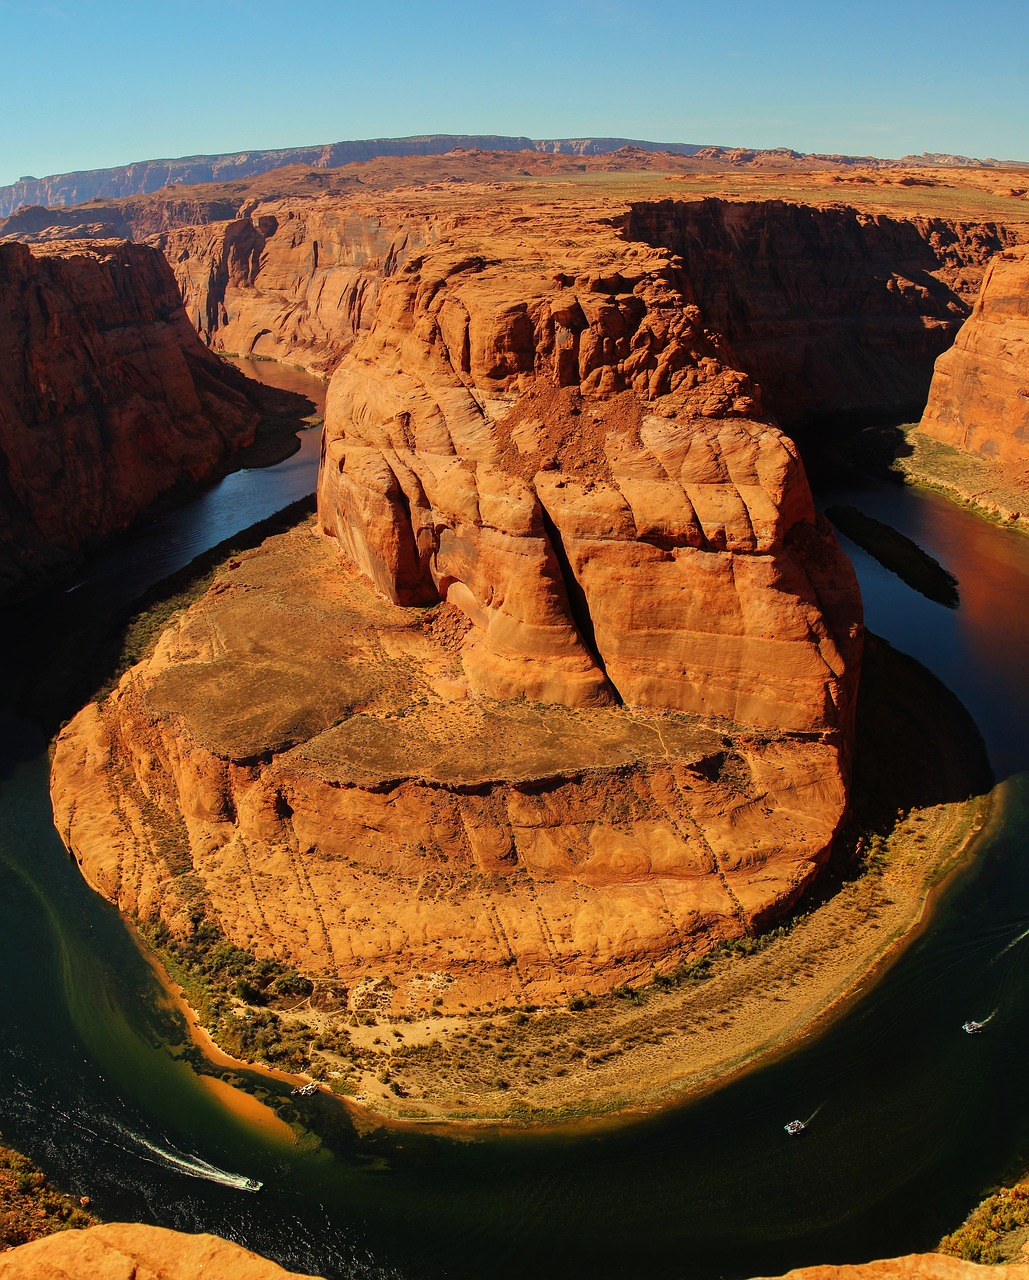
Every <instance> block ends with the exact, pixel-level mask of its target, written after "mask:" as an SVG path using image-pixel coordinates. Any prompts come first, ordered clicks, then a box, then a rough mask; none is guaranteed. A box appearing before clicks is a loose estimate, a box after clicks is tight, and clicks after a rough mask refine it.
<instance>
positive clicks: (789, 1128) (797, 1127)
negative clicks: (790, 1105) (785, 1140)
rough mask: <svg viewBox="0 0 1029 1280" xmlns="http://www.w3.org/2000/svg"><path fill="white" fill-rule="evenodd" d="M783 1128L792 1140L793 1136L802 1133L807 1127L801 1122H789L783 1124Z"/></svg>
mask: <svg viewBox="0 0 1029 1280" xmlns="http://www.w3.org/2000/svg"><path fill="white" fill-rule="evenodd" d="M783 1128H784V1129H785V1130H786V1132H787V1133H788V1134H789V1135H790V1137H791V1138H792V1137H793V1135H794V1134H796V1133H803V1132H804V1130H805V1129H806V1128H807V1125H806V1124H805V1123H804V1121H803V1120H791V1121H790V1122H789V1124H784V1125H783Z"/></svg>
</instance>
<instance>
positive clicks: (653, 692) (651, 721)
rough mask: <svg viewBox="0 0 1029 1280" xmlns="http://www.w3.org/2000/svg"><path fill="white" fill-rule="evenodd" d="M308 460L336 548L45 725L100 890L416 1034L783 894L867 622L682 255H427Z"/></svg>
mask: <svg viewBox="0 0 1029 1280" xmlns="http://www.w3.org/2000/svg"><path fill="white" fill-rule="evenodd" d="M427 239H428V238H427ZM323 452H324V457H323V462H322V467H321V471H320V481H319V521H320V527H321V529H322V532H323V534H325V535H327V538H325V539H323V540H321V541H315V540H314V539H313V538H312V537H311V536H310V535H308V534H306V533H305V534H295V535H292V536H291V538H287V539H286V540H285V542H284V543H282V542H280V543H278V544H272V546H270V547H269V548H266V549H265V550H264V551H262V552H259V553H257V554H255V555H254V556H252V557H249V558H246V559H244V560H243V561H242V562H241V563H240V564H239V565H238V567H237V568H236V569H234V570H231V571H230V572H229V574H228V575H227V576H226V577H225V578H224V579H222V580H221V581H219V582H218V583H217V584H216V585H215V587H214V589H213V590H212V592H211V593H210V594H209V595H208V596H207V597H205V598H204V599H203V600H202V601H201V602H200V603H199V604H198V605H197V606H195V607H194V608H193V609H192V610H190V611H189V612H188V613H187V614H186V615H185V616H184V617H183V618H182V619H181V620H180V621H179V623H178V624H177V625H176V626H175V627H173V628H172V629H171V630H170V631H169V632H167V633H166V634H165V636H164V637H163V638H162V640H161V642H160V644H159V646H158V650H157V652H156V653H155V655H154V658H153V659H152V660H151V661H150V662H148V663H145V664H142V665H141V666H140V667H137V668H136V669H134V670H133V671H132V672H130V673H129V674H128V675H127V676H126V677H125V679H124V680H123V682H122V684H121V685H120V687H119V689H118V690H117V691H116V693H115V694H114V695H113V697H112V698H111V699H110V700H109V701H108V702H107V703H106V704H105V705H103V706H102V707H97V706H92V707H89V708H87V709H86V710H85V711H84V712H83V713H81V714H80V716H79V717H77V718H76V720H75V721H74V722H73V724H72V725H71V726H69V728H68V729H66V730H65V732H64V733H63V734H62V736H61V739H60V741H59V743H58V746H57V755H56V758H55V766H54V789H53V794H54V801H55V812H56V817H57V823H58V827H59V830H60V831H61V833H62V835H63V837H64V838H65V840H66V841H67V843H68V845H69V847H70V848H71V849H72V850H73V851H74V853H75V855H76V857H77V858H78V859H79V860H80V863H81V865H82V867H83V870H84V872H85V874H86V876H87V878H88V879H89V880H90V881H91V882H92V883H93V884H94V885H96V886H97V887H98V888H100V889H101V891H102V892H104V893H106V894H107V895H108V896H109V897H111V898H113V899H114V900H115V901H116V902H118V904H119V905H120V906H121V907H122V908H123V909H124V910H126V911H128V912H129V913H131V914H136V915H139V916H142V917H144V918H146V917H150V916H153V915H154V914H156V913H160V914H162V915H163V916H164V917H165V918H166V919H168V920H170V921H171V922H172V923H173V924H175V925H177V926H179V927H184V926H186V925H187V924H188V919H189V916H190V912H191V910H194V909H196V907H197V901H198V899H199V900H200V901H202V902H203V903H204V910H208V911H210V912H211V913H212V914H213V916H214V917H215V918H216V919H217V920H218V921H219V922H220V924H221V926H222V927H223V928H224V930H225V931H226V933H227V934H228V935H229V936H230V937H231V938H233V939H234V940H235V941H237V942H239V943H242V944H244V945H250V946H256V947H257V948H258V949H260V950H273V951H276V952H278V953H279V954H280V955H281V954H289V956H290V958H291V959H292V960H293V961H294V962H295V963H296V964H297V965H298V966H299V967H300V968H301V969H302V970H303V971H305V972H307V973H309V974H312V975H314V976H315V977H320V978H326V979H332V980H333V981H337V982H342V983H344V984H346V985H347V986H349V987H351V988H354V987H358V986H361V985H362V984H363V985H367V984H369V983H372V984H376V985H377V988H378V989H379V990H380V991H381V992H383V993H384V996H385V998H386V999H387V1000H388V1002H390V1003H392V1005H393V1007H394V1008H396V1009H408V1008H417V1007H424V1006H427V1005H428V1004H429V1003H430V1002H431V1001H432V1000H442V1002H443V1004H444V1007H449V1008H457V1007H459V1006H460V1005H470V1006H475V1005H478V1004H481V1003H482V1002H484V1001H485V1000H487V999H491V1000H496V999H498V998H499V999H502V1000H506V999H508V998H513V999H526V998H531V999H535V1000H543V1001H545V1000H554V999H558V998H563V997H565V996H566V995H567V994H568V993H570V992H574V991H579V990H583V989H607V988H610V987H611V986H614V985H616V984H617V983H619V982H621V981H624V980H626V979H639V978H641V977H646V976H649V975H650V973H651V972H652V971H653V969H654V967H655V966H665V967H667V966H669V965H673V964H674V963H675V962H676V961H677V960H679V959H682V958H685V957H687V956H689V955H690V954H693V953H696V952H697V951H703V950H706V949H708V948H709V947H710V946H711V945H712V944H713V943H714V942H715V941H717V940H718V939H719V938H723V937H729V936H739V935H741V934H744V933H748V932H751V931H753V930H754V929H755V928H757V927H759V926H760V925H761V924H762V923H763V922H765V921H766V920H768V919H770V918H773V917H774V916H775V915H777V914H779V913H781V912H782V911H783V910H784V909H785V908H786V907H787V906H788V905H789V904H790V903H792V902H793V901H795V900H796V898H797V897H798V896H799V895H800V894H801V893H802V892H803V890H804V889H805V887H807V885H808V884H809V883H810V882H811V880H812V879H813V877H814V876H815V875H816V874H817V870H818V868H819V866H820V865H821V864H822V863H823V862H824V860H825V858H826V857H827V855H828V852H829V848H830V846H831V843H832V840H833V837H834V835H835V833H836V831H837V830H838V828H839V825H840V823H841V821H842V819H843V816H844V813H845V809H846V795H847V790H846V780H847V774H848V752H849V748H850V739H851V735H852V728H853V711H854V697H855V689H856V682H857V673H858V667H859V661H860V658H859V655H860V601H859V599H858V595H857V590H856V585H855V581H854V578H853V573H852V571H851V569H850V567H849V564H848V562H847V561H846V559H845V558H844V557H843V556H842V554H841V553H840V551H839V549H838V547H837V545H836V543H835V541H834V539H833V537H832V534H831V532H830V531H829V529H828V528H827V527H826V525H825V524H824V522H822V521H820V520H819V519H818V518H817V517H816V516H815V512H814V509H813V506H812V503H811V496H810V492H809V490H808V486H807V482H806V479H805V477H804V472H803V468H802V466H801V465H800V463H799V460H798V458H797V455H796V451H795V448H794V447H793V445H792V444H791V442H790V441H789V440H788V439H787V438H786V437H784V436H783V435H782V434H781V433H780V432H779V431H778V430H777V429H776V428H775V427H773V426H771V425H770V424H768V423H767V422H764V421H761V420H760V408H759V405H758V401H757V392H756V388H755V387H754V386H753V384H752V383H751V381H750V379H749V378H748V377H747V376H746V375H745V374H744V373H742V372H741V371H740V370H739V369H738V368H737V367H736V366H735V363H734V360H733V356H732V353H731V351H730V350H729V348H728V346H727V345H726V344H725V342H724V341H723V340H722V339H721V338H720V337H719V335H717V334H716V333H714V332H712V331H710V330H708V329H706V328H705V326H704V323H703V317H702V315H701V313H700V310H699V308H698V307H697V306H696V304H695V302H694V301H693V299H692V295H691V293H690V289H689V281H688V279H687V277H686V275H685V273H684V272H683V270H682V267H681V264H680V263H679V262H678V260H677V259H676V258H675V256H674V255H673V254H671V253H670V252H669V251H668V250H661V249H654V248H651V247H650V246H647V245H645V244H641V243H633V242H628V241H626V240H625V239H624V237H622V236H620V235H618V234H617V232H616V230H615V229H614V228H613V227H610V226H608V227H605V226H597V225H591V224H588V223H587V224H586V225H585V226H584V225H583V222H582V218H581V215H580V214H578V213H577V212H575V211H572V212H570V213H567V214H565V213H563V212H562V211H561V210H560V209H559V208H556V209H554V210H553V211H552V212H551V213H550V216H549V217H548V218H546V219H545V220H542V221H541V222H535V223H533V222H529V221H526V220H523V217H522V215H521V214H520V213H519V214H515V215H514V216H509V217H507V218H502V217H498V216H497V215H496V213H494V212H490V213H489V215H488V216H487V217H483V218H479V219H475V218H469V219H467V220H465V221H464V223H463V224H462V225H458V226H454V227H451V228H450V229H448V230H447V231H446V233H445V234H444V233H443V232H442V230H439V231H437V233H436V234H435V235H433V236H432V237H431V245H427V246H426V248H425V249H424V250H423V251H421V252H418V253H408V254H407V255H406V257H405V260H404V262H403V264H402V265H401V264H398V269H397V270H395V271H392V272H391V273H390V274H389V275H388V276H386V277H385V278H384V279H383V280H382V281H381V283H380V286H379V290H378V299H377V305H376V310H375V317H374V320H373V322H372V323H371V326H370V327H369V328H368V329H367V331H366V332H365V333H364V334H363V336H362V337H361V338H360V339H359V340H358V341H357V342H356V344H355V345H354V346H353V348H352V350H351V351H350V353H349V354H348V355H347V356H346V357H345V359H344V360H343V361H342V362H341V363H340V365H339V367H338V368H337V370H336V372H335V374H334V375H333V379H332V382H331V384H330V388H329V396H328V402H327V407H326V431H325V438H324V451H323ZM333 546H335V547H336V548H337V549H338V552H339V556H338V557H337V556H336V555H334V554H333V552H332V547H333ZM371 587H374V588H375V591H376V593H377V596H378V597H379V599H376V597H375V596H373V594H372V592H371V590H370V588H371ZM169 832H174V835H173V837H172V841H171V843H172V845H173V846H174V847H172V848H165V847H163V845H162V841H163V840H165V839H166V838H167V836H168V833H169Z"/></svg>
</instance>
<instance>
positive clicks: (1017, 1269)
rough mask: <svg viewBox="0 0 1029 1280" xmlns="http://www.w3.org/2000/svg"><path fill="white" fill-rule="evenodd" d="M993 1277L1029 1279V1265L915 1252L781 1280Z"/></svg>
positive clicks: (799, 1271) (812, 1269)
mask: <svg viewBox="0 0 1029 1280" xmlns="http://www.w3.org/2000/svg"><path fill="white" fill-rule="evenodd" d="M990 1276H993V1277H996V1280H1029V1266H1024V1265H1022V1264H1021V1263H1008V1264H1005V1265H998V1266H995V1267H988V1266H980V1264H979V1263H977V1262H963V1261H962V1260H961V1259H960V1258H950V1257H947V1256H945V1255H944V1254H941V1253H912V1254H908V1255H907V1256H906V1257H903V1258H881V1259H877V1260H876V1261H875V1262H860V1263H841V1264H839V1265H832V1264H829V1265H826V1266H820V1267H798V1268H797V1269H796V1270H795V1271H788V1272H787V1273H786V1275H785V1276H783V1277H782V1278H781V1280H987V1277H990ZM760 1280H768V1277H761V1278H760Z"/></svg>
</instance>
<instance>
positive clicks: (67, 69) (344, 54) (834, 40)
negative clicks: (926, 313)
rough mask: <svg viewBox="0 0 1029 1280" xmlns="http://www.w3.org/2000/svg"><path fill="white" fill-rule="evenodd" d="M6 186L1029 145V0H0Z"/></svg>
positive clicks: (992, 153)
mask: <svg viewBox="0 0 1029 1280" xmlns="http://www.w3.org/2000/svg"><path fill="white" fill-rule="evenodd" d="M0 23H2V30H3V33H4V38H3V55H2V57H0V66H2V69H3V74H4V80H5V82H6V88H7V103H8V107H7V113H8V121H7V126H8V127H7V128H6V129H5V130H4V136H3V141H2V143H0V184H6V183H10V182H15V181H16V180H17V179H18V178H19V177H21V176H22V175H27V174H32V175H34V176H36V177H43V176H46V175H49V174H54V173H62V172H68V171H72V170H79V169H95V168H105V167H109V166H113V165H121V164H127V163H130V162H132V161H136V160H144V159H155V158H166V157H167V158H173V157H179V156H185V155H196V154H217V153H222V152H233V151H240V150H248V149H251V150H257V149H261V150H266V149H271V148H276V147H293V146H306V145H314V144H318V143H328V142H336V141H340V140H343V139H353V138H375V137H402V136H408V135H413V134H428V133H458V134H482V133H496V134H506V135H515V136H520V135H527V136H530V137H533V138H561V137H600V136H605V137H606V136H614V137H628V138H639V139H646V140H650V141H662V142H688V143H699V144H721V145H727V146H746V147H776V146H785V147H791V148H793V149H795V150H798V151H815V152H842V153H846V154H852V155H854V154H857V155H862V154H871V155H878V156H883V157H900V156H903V155H906V154H918V153H921V152H924V151H931V152H932V151H936V152H948V153H954V154H959V155H969V156H974V157H979V158H986V157H992V158H995V159H1008V160H1029V139H1027V135H1026V122H1027V121H1029V6H1026V5H1025V4H1024V3H1021V2H1020V0H982V3H980V4H979V5H978V6H977V7H976V8H975V9H974V10H973V9H971V8H970V7H969V6H968V5H967V4H962V5H958V4H957V3H955V2H954V0H942V2H941V3H936V4H933V5H932V6H929V5H926V4H921V3H920V4H915V3H912V2H911V0H892V2H890V3H887V0H869V2H868V3H866V4H864V5H862V6H860V7H857V6H846V7H844V6H832V5H825V4H824V3H822V2H818V3H816V2H814V0H782V2H781V3H779V4H772V3H768V2H767V0H765V2H764V3H757V2H756V0H726V2H725V3H722V4H719V5H713V4H710V3H706V4H698V3H695V2H694V0H685V2H683V0H680V2H677V3H674V2H672V0H653V2H652V3H650V4H648V5H646V6H645V7H641V6H637V5H634V4H630V3H628V0H550V2H549V3H548V2H545V0H525V3H523V4H522V5H521V6H520V8H519V9H518V10H517V12H515V11H513V10H511V9H509V8H507V7H506V6H505V7H501V6H499V5H497V6H489V5H483V4H481V3H471V2H470V0H442V2H441V3H438V4H435V5H426V4H424V3H416V0H395V2H394V3H392V4H389V5H387V6H381V7H379V8H378V9H375V10H374V11H372V8H371V6H366V5H363V4H357V3H353V2H352V0H342V2H341V3H332V0H301V2H300V3H297V4H294V5H292V6H282V5H277V4H272V3H270V2H269V0H205V2H204V3H200V0H178V3H176V4H175V5H173V6H164V7H158V6H154V5H141V4H139V2H138V0H131V2H130V0H0Z"/></svg>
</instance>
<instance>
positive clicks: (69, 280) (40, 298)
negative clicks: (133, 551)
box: [0, 242, 258, 591]
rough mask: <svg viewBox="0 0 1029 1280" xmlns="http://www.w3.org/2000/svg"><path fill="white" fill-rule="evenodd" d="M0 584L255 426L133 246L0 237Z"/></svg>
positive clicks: (170, 283)
mask: <svg viewBox="0 0 1029 1280" xmlns="http://www.w3.org/2000/svg"><path fill="white" fill-rule="evenodd" d="M0 342H2V344H3V350H4V352H5V359H4V360H3V361H2V362H0V455H2V458H3V466H2V467H0V591H5V590H11V589H13V588H16V587H18V586H20V585H23V584H26V583H28V582H31V581H32V579H33V578H34V577H35V576H36V575H38V574H39V573H40V572H41V571H43V570H45V569H46V567H47V566H49V565H53V564H56V563H59V562H60V561H61V559H62V558H63V557H67V556H68V555H69V554H70V553H72V552H74V551H75V550H76V549H77V548H78V547H79V546H81V545H82V544H83V543H84V542H86V541H87V540H88V539H90V538H95V537H98V536H102V535H104V534H108V533H110V532H111V531H113V530H115V529H118V528H120V527H123V526H124V525H127V524H128V523H129V522H130V521H131V520H132V519H133V518H134V517H135V516H137V515H138V514H139V513H140V512H141V511H143V510H144V509H145V508H146V507H147V506H148V505H149V504H150V503H152V502H153V500H154V499H155V498H156V497H157V495H158V494H160V493H162V492H163V491H164V490H166V489H168V488H170V487H171V486H172V485H174V484H176V483H177V482H178V481H180V480H183V479H188V480H194V481H199V480H202V479H204V478H205V477H206V476H208V475H209V474H210V473H211V472H212V471H213V470H214V469H215V467H216V466H217V465H218V463H220V462H221V460H222V459H223V458H224V457H225V456H226V455H227V454H229V453H232V452H233V451H235V450H236V449H238V448H240V447H242V446H243V445H245V444H248V443H249V442H250V441H251V440H252V439H253V437H254V431H255V428H256V425H257V421H258V412H257V409H256V408H255V406H254V404H253V403H252V402H251V400H250V399H249V398H248V395H247V392H246V386H247V384H246V381H245V379H243V378H242V377H241V376H240V375H239V374H238V373H236V371H235V370H233V369H229V368H227V367H226V366H225V365H224V363H223V362H222V361H220V360H218V359H217V358H216V357H214V356H212V355H211V353H210V352H209V351H207V350H206V349H205V347H204V346H203V344H202V343H201V342H200V341H199V340H198V338H197V335H196V334H195V332H194V331H193V329H192V328H191V326H190V324H189V321H188V320H187V319H186V315H185V313H184V312H183V310H182V305H181V301H180V299H179V295H178V292H177V290H176V288H175V282H174V279H173V278H172V275H171V272H170V270H169V269H168V266H167V264H166V262H165V261H164V259H163V258H162V257H161V255H160V254H158V253H157V252H155V251H154V250H153V249H150V248H147V247H145V246H143V245H136V244H126V243H124V242H113V243H97V242H90V243H81V244H80V243H67V242H65V243H62V244H61V245H60V246H50V247H47V246H34V247H33V249H32V250H30V249H29V248H27V247H26V246H24V245H20V244H8V245H0Z"/></svg>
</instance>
